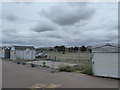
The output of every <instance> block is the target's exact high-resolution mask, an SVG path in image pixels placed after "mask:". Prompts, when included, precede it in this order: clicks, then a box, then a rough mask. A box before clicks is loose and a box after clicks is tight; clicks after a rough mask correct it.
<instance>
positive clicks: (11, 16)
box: [3, 14, 18, 22]
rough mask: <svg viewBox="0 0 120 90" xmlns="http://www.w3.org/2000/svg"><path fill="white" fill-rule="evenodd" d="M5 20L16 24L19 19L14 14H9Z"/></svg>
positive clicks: (4, 17)
mask: <svg viewBox="0 0 120 90" xmlns="http://www.w3.org/2000/svg"><path fill="white" fill-rule="evenodd" d="M3 19H6V20H8V21H10V22H15V21H17V20H18V18H17V17H16V16H15V15H13V14H7V15H5V16H3Z"/></svg>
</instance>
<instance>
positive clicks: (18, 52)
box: [10, 46, 35, 60]
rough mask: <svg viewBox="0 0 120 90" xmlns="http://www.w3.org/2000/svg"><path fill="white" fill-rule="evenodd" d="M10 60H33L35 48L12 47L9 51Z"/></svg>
mask: <svg viewBox="0 0 120 90" xmlns="http://www.w3.org/2000/svg"><path fill="white" fill-rule="evenodd" d="M10 59H11V60H34V59H35V48H34V47H33V46H13V47H12V48H11V50H10Z"/></svg>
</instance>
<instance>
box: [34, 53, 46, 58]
mask: <svg viewBox="0 0 120 90" xmlns="http://www.w3.org/2000/svg"><path fill="white" fill-rule="evenodd" d="M35 57H36V58H46V57H47V54H46V53H38V54H36V55H35Z"/></svg>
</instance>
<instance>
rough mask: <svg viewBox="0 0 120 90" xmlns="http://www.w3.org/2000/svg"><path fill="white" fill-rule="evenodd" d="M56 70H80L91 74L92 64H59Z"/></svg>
mask: <svg viewBox="0 0 120 90" xmlns="http://www.w3.org/2000/svg"><path fill="white" fill-rule="evenodd" d="M58 70H59V71H66V72H80V73H83V74H87V75H92V64H91V63H84V64H81V65H75V66H68V65H60V66H59V68H58Z"/></svg>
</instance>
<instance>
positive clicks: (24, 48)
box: [13, 46, 35, 50]
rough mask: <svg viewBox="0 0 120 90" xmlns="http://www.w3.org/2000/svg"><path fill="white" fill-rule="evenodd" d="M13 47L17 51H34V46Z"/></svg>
mask: <svg viewBox="0 0 120 90" xmlns="http://www.w3.org/2000/svg"><path fill="white" fill-rule="evenodd" d="M13 47H14V48H15V49H19V50H26V49H35V48H34V46H13Z"/></svg>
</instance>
